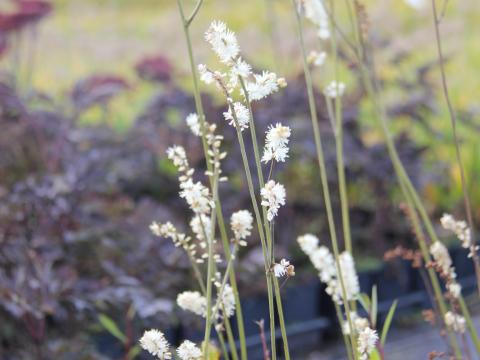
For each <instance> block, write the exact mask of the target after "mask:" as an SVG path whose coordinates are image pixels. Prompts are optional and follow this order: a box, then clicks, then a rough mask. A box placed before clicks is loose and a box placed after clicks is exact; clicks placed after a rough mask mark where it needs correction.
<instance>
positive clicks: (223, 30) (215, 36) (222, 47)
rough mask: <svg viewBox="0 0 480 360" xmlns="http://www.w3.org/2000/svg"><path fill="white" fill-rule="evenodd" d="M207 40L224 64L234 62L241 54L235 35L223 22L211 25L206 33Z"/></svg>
mask: <svg viewBox="0 0 480 360" xmlns="http://www.w3.org/2000/svg"><path fill="white" fill-rule="evenodd" d="M205 40H207V42H209V43H210V45H212V49H213V51H214V52H215V53H216V54H217V55H218V57H219V58H220V61H222V62H224V63H229V62H231V61H233V60H234V59H235V58H236V57H237V55H238V53H239V52H240V48H239V46H238V42H237V37H236V36H235V33H234V32H233V31H231V30H230V29H228V28H227V26H226V25H225V23H223V22H221V21H214V22H212V23H211V24H210V27H209V28H208V30H207V31H206V32H205Z"/></svg>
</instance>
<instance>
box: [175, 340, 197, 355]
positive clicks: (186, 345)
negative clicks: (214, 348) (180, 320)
mask: <svg viewBox="0 0 480 360" xmlns="http://www.w3.org/2000/svg"><path fill="white" fill-rule="evenodd" d="M177 354H178V357H179V358H180V359H181V360H200V359H201V358H202V350H200V349H199V348H198V346H197V345H195V344H194V343H193V342H191V341H189V340H185V341H184V342H183V343H181V344H180V346H179V347H178V348H177Z"/></svg>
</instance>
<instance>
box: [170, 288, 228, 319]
mask: <svg viewBox="0 0 480 360" xmlns="http://www.w3.org/2000/svg"><path fill="white" fill-rule="evenodd" d="M216 285H217V286H218V287H219V288H220V284H216ZM219 290H220V289H219ZM219 296H220V298H221V300H220V302H219V303H220V310H222V314H223V316H226V317H231V316H232V315H233V314H234V313H235V296H234V293H233V289H232V287H231V286H230V285H228V284H226V285H225V286H224V287H223V291H222V293H221V294H219ZM214 303H216V301H215V302H214ZM177 305H178V306H179V307H180V308H182V309H183V310H185V311H190V312H192V313H194V314H196V315H198V316H201V317H206V315H207V299H206V297H205V296H203V295H202V294H200V293H199V292H198V291H184V292H182V293H180V294H178V296H177ZM215 311H216V310H215V307H213V310H212V312H215ZM217 318H218V319H219V318H220V313H218V312H217Z"/></svg>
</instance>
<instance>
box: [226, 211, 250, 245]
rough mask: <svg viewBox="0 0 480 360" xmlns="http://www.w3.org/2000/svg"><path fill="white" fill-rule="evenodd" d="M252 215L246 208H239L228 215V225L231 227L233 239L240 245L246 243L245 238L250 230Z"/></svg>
mask: <svg viewBox="0 0 480 360" xmlns="http://www.w3.org/2000/svg"><path fill="white" fill-rule="evenodd" d="M252 223H253V216H252V214H251V212H250V211H248V210H239V211H237V212H234V213H233V214H232V216H231V217H230V227H231V228H232V231H233V234H234V235H235V240H237V241H239V244H240V245H242V246H245V245H247V243H246V242H245V239H246V238H247V237H248V236H250V234H251V232H252Z"/></svg>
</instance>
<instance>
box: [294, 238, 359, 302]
mask: <svg viewBox="0 0 480 360" xmlns="http://www.w3.org/2000/svg"><path fill="white" fill-rule="evenodd" d="M297 242H298V243H299V245H300V247H301V248H302V250H303V251H304V252H305V254H307V255H308V257H309V258H310V261H311V262H312V264H313V266H314V267H315V269H317V270H318V275H319V277H320V280H321V281H322V282H323V283H325V284H326V285H327V288H326V292H327V293H328V294H329V295H330V296H331V297H332V300H333V301H335V302H336V303H337V304H342V298H343V292H342V286H341V282H340V278H339V275H338V274H339V271H338V268H337V266H336V262H335V258H334V256H333V255H332V253H331V252H330V250H329V249H328V248H327V247H325V246H319V245H318V244H319V240H318V238H317V237H316V236H315V235H312V234H305V235H303V236H299V237H298V239H297ZM339 263H340V269H341V273H342V280H343V284H344V286H345V293H346V294H345V295H346V297H347V300H348V301H350V300H355V299H356V298H357V297H358V295H359V293H360V284H359V281H358V276H357V272H356V270H355V262H354V260H353V257H352V255H351V254H350V253H349V252H347V251H344V252H343V253H341V254H340V257H339Z"/></svg>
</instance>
